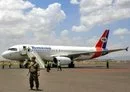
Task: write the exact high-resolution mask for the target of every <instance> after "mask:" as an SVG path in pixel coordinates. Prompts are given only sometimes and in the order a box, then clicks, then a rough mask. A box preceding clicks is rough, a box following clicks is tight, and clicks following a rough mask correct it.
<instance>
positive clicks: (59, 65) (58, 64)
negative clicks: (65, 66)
mask: <svg viewBox="0 0 130 92" xmlns="http://www.w3.org/2000/svg"><path fill="white" fill-rule="evenodd" d="M59 69H60V71H62V68H61V62H60V60H58V62H57V71H59Z"/></svg>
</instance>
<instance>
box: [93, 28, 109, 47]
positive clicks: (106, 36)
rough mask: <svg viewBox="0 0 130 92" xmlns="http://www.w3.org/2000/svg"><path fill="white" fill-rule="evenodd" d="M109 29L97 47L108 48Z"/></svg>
mask: <svg viewBox="0 0 130 92" xmlns="http://www.w3.org/2000/svg"><path fill="white" fill-rule="evenodd" d="M108 35H109V30H105V32H104V33H103V34H102V36H101V38H100V39H99V41H98V42H97V44H96V46H95V47H99V48H104V49H105V48H106V45H107V39H108Z"/></svg>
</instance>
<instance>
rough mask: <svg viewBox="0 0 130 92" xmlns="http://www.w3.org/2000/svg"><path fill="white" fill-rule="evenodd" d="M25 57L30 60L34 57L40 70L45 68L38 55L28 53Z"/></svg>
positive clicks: (31, 52)
mask: <svg viewBox="0 0 130 92" xmlns="http://www.w3.org/2000/svg"><path fill="white" fill-rule="evenodd" d="M27 56H28V57H29V58H30V59H31V58H32V57H36V62H37V63H38V64H39V65H40V68H45V64H44V61H43V60H42V59H41V57H40V56H39V55H38V53H37V52H33V51H28V52H27Z"/></svg>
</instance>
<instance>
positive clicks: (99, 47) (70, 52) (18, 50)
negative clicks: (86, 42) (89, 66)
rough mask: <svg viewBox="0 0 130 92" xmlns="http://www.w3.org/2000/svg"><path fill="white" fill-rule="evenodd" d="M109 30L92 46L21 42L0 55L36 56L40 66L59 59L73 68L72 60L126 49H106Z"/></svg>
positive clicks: (6, 56)
mask: <svg viewBox="0 0 130 92" xmlns="http://www.w3.org/2000/svg"><path fill="white" fill-rule="evenodd" d="M108 35H109V30H108V29H106V30H105V31H104V32H103V34H102V36H101V37H100V39H99V40H98V42H97V43H96V45H95V46H94V47H78V46H52V45H30V44H21V45H15V46H12V47H10V48H9V49H8V50H6V51H5V52H3V53H2V57H4V58H6V59H10V60H18V61H21V62H23V61H25V59H30V58H31V57H32V56H35V57H36V62H38V63H39V64H40V67H41V68H45V61H47V60H49V61H52V62H53V63H54V64H57V61H60V62H61V64H62V65H68V67H71V68H73V67H74V66H75V65H74V61H75V60H76V61H78V60H88V59H93V58H97V57H100V56H104V55H107V54H109V53H111V52H116V51H122V50H126V51H128V47H126V48H118V49H107V48H106V45H107V41H108Z"/></svg>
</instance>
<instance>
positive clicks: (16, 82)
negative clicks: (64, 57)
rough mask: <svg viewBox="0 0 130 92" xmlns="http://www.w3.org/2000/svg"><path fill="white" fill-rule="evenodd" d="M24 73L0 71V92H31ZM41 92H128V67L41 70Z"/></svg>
mask: <svg viewBox="0 0 130 92" xmlns="http://www.w3.org/2000/svg"><path fill="white" fill-rule="evenodd" d="M27 73H28V70H27V69H8V68H7V67H6V68H5V69H0V92H35V90H33V91H32V90H29V85H28V76H27ZM40 73H41V76H40V77H39V80H40V89H41V92H130V63H125V64H111V67H110V69H106V68H105V67H104V66H102V65H98V66H96V65H88V66H87V65H77V68H75V69H68V68H64V69H63V71H57V70H56V69H52V70H51V72H50V73H47V72H46V71H45V70H41V72H40Z"/></svg>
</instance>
